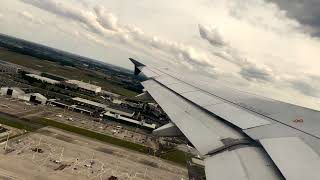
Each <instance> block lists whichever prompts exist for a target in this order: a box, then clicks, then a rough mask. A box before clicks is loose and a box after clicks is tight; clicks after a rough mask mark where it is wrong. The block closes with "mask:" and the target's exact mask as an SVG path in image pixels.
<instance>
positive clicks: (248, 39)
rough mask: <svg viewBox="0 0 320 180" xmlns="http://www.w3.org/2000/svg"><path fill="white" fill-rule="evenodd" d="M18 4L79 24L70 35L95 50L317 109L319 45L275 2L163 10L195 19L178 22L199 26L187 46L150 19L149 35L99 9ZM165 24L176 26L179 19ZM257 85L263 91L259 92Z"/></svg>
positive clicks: (58, 2)
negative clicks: (130, 54)
mask: <svg viewBox="0 0 320 180" xmlns="http://www.w3.org/2000/svg"><path fill="white" fill-rule="evenodd" d="M21 1H23V2H24V3H27V4H29V5H32V6H35V7H37V8H40V9H42V10H45V11H47V12H50V13H52V14H54V15H56V16H57V17H62V18H63V19H68V20H69V21H72V22H76V23H78V24H79V25H80V26H81V27H84V28H83V29H77V31H72V30H70V32H71V33H74V32H76V33H74V34H77V36H79V35H80V36H82V35H84V36H83V37H86V39H89V40H90V41H92V42H95V43H97V44H99V45H103V46H106V47H108V46H110V44H112V45H117V46H119V47H121V48H125V49H130V50H132V51H136V52H139V53H137V54H139V55H140V54H142V55H143V56H144V57H146V56H148V57H151V58H152V59H159V60H163V61H165V62H169V63H172V64H178V65H180V66H184V67H188V68H189V69H193V70H205V71H207V72H208V74H215V75H217V72H219V73H220V74H219V73H218V75H221V74H224V75H225V76H228V78H234V79H235V80H234V81H235V82H239V81H240V80H241V81H243V82H244V83H238V84H245V85H246V86H247V85H248V86H251V87H254V88H255V89H253V91H257V92H260V93H262V94H264V95H265V94H268V93H272V94H270V96H271V97H272V98H276V99H281V100H286V101H290V100H295V99H300V100H301V99H303V101H304V103H305V104H307V105H310V106H314V105H315V103H312V102H311V101H312V100H314V99H311V98H314V97H318V96H317V95H316V92H320V87H319V86H316V85H313V84H314V83H318V82H319V81H314V80H313V79H314V77H320V72H319V68H320V62H319V61H318V52H320V41H319V39H317V38H313V37H311V36H310V35H309V34H307V33H306V27H304V26H302V25H301V24H299V22H298V21H296V20H295V19H292V18H289V17H287V13H286V12H285V11H283V10H281V9H280V8H279V7H278V6H277V5H276V4H274V3H270V2H265V1H264V0H247V1H243V0H220V1H210V2H208V1H205V0H203V1H201V2H198V1H197V2H195V1H192V3H191V1H190V2H189V1H188V2H189V3H187V4H189V5H188V6H185V7H184V8H185V9H184V8H180V9H178V8H177V7H181V2H174V3H172V4H166V5H167V7H171V8H173V10H176V11H179V12H180V13H181V14H190V13H195V14H193V15H192V17H193V18H192V17H189V16H188V18H187V19H185V20H184V21H183V22H190V24H193V25H194V27H195V29H196V26H197V24H200V25H199V26H198V32H196V31H194V30H195V29H192V32H191V31H190V39H188V40H186V42H188V43H185V42H181V41H180V42H179V41H177V40H176V39H174V38H172V39H170V40H168V39H166V38H163V37H167V36H166V35H164V34H161V32H162V30H163V29H166V28H167V27H166V26H165V25H166V23H163V22H159V21H153V19H152V18H150V20H149V21H150V22H148V23H150V24H152V25H153V26H155V27H157V28H158V29H159V32H156V33H150V32H148V31H146V28H144V27H142V26H141V27H138V26H136V25H135V24H136V22H139V19H138V20H137V21H136V22H133V21H127V23H125V22H124V20H123V18H118V16H117V15H116V14H117V13H119V12H111V11H109V9H108V10H107V8H108V7H107V6H103V5H101V4H99V5H94V4H93V3H89V1H87V2H88V4H90V6H87V7H83V6H81V5H79V4H78V5H77V4H71V3H70V2H68V1H62V0H21ZM204 2H205V3H204ZM132 3H134V2H132ZM158 3H160V4H161V6H159V7H163V6H164V4H165V3H164V2H158ZM190 4H193V6H191V5H190ZM154 6H156V5H154ZM154 6H153V7H154ZM204 6H205V7H204ZM92 7H93V8H92ZM121 7H122V6H121ZM174 8H176V9H174ZM206 8H207V11H203V12H202V11H200V10H195V9H201V10H202V9H206ZM147 10H148V9H143V11H144V12H145V14H143V16H146V17H148V16H151V15H153V11H151V12H148V11H147ZM159 11H164V12H163V14H161V15H162V16H163V15H165V14H166V12H167V9H165V8H164V9H161V10H159ZM181 11H184V12H181ZM119 14H120V13H119ZM134 15H135V13H133V16H134ZM170 16H171V14H170V15H168V16H164V17H163V21H168V22H169V21H170V20H171V18H170ZM119 17H120V16H119ZM179 17H180V16H179ZM137 18H138V17H137ZM181 18H184V16H181ZM132 19H134V18H132ZM132 19H130V20H132ZM170 23H171V24H178V25H179V26H180V23H181V21H178V22H177V21H175V22H170ZM141 24H142V23H141ZM141 24H140V25H141ZM190 24H188V26H186V25H185V24H182V23H181V27H180V28H185V27H190ZM152 25H151V26H152ZM61 28H63V27H61ZM154 29H156V28H154ZM175 32H179V30H176V31H175ZM184 32H185V29H184ZM153 34H160V35H158V36H155V35H153ZM171 37H174V36H171ZM194 39H196V40H194ZM203 40H205V41H203ZM205 42H206V43H205ZM218 57H219V58H218ZM227 74H228V75H227ZM288 77H291V78H288ZM292 77H296V78H292ZM311 77H313V78H311ZM239 79H240V80H239ZM260 86H263V87H264V88H261V89H258V88H259V87H260ZM279 87H281V88H283V89H284V92H282V93H276V91H279V90H280V88H279ZM288 94H294V95H296V94H298V95H299V96H298V97H299V98H295V99H292V98H291V99H289V96H288ZM284 97H285V98H284ZM301 101H302V100H301ZM293 103H294V102H293ZM318 107H319V105H318Z"/></svg>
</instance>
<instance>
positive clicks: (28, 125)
mask: <svg viewBox="0 0 320 180" xmlns="http://www.w3.org/2000/svg"><path fill="white" fill-rule="evenodd" d="M0 124H5V125H7V126H11V127H14V128H18V129H24V130H27V131H31V132H32V131H36V130H38V129H40V128H42V127H45V126H51V127H54V128H57V129H62V130H65V131H69V132H72V133H75V134H79V135H82V136H85V137H89V138H92V139H95V140H99V141H102V142H106V143H109V144H113V145H116V146H119V147H124V148H127V149H130V150H133V151H137V152H140V153H144V154H148V153H149V150H148V148H147V147H145V146H142V145H140V144H136V143H132V142H129V141H125V140H122V139H117V138H114V137H111V136H108V135H105V134H100V133H97V132H93V131H90V130H87V129H83V128H79V127H75V126H71V125H68V124H64V123H60V122H57V121H53V120H50V119H46V118H34V119H32V120H21V119H18V118H15V117H12V116H9V115H6V114H1V113H0ZM160 157H161V158H162V159H165V160H168V161H171V162H174V163H176V164H179V165H181V166H186V162H187V160H189V159H190V158H191V155H190V154H187V153H185V152H183V151H180V150H172V151H169V152H167V153H164V154H162V155H161V156H160Z"/></svg>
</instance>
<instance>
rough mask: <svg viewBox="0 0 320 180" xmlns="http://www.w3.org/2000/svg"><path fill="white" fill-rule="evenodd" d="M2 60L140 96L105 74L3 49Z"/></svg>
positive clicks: (0, 52) (1, 51) (124, 93)
mask: <svg viewBox="0 0 320 180" xmlns="http://www.w3.org/2000/svg"><path fill="white" fill-rule="evenodd" d="M0 60H4V61H8V62H11V63H14V64H18V65H20V66H24V67H27V68H31V69H34V70H38V71H41V72H46V73H51V74H56V75H59V76H63V77H66V78H69V79H76V80H80V81H84V82H88V83H89V82H90V83H92V84H96V85H98V86H101V87H102V88H103V89H105V90H107V91H111V92H114V93H117V94H121V95H123V96H127V97H133V96H135V95H137V94H138V93H136V92H134V91H130V90H128V89H125V88H123V87H121V86H119V85H117V84H114V83H113V82H112V81H110V80H108V79H110V78H112V77H110V76H108V75H104V74H103V73H99V72H93V71H87V70H83V69H78V68H74V67H69V66H62V65H60V64H58V63H55V62H51V61H46V60H40V59H38V58H35V57H32V56H28V55H23V54H19V53H15V52H12V51H9V50H7V49H5V48H1V47H0Z"/></svg>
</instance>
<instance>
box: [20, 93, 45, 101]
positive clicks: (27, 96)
mask: <svg viewBox="0 0 320 180" xmlns="http://www.w3.org/2000/svg"><path fill="white" fill-rule="evenodd" d="M24 98H25V99H24V100H26V101H30V102H33V103H36V104H46V102H47V100H48V99H47V98H46V97H45V96H43V95H42V94H40V93H29V94H25V95H24Z"/></svg>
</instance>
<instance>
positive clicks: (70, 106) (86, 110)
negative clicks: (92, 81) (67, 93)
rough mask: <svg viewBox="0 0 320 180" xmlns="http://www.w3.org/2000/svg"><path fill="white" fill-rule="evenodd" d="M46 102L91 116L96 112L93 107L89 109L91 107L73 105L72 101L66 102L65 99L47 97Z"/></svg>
mask: <svg viewBox="0 0 320 180" xmlns="http://www.w3.org/2000/svg"><path fill="white" fill-rule="evenodd" d="M47 104H48V105H49V106H57V107H61V108H66V109H68V110H71V111H75V112H79V113H81V114H88V115H90V116H92V115H93V114H94V113H95V112H96V111H95V110H94V109H91V108H88V107H85V106H80V105H75V104H72V103H70V102H66V101H60V100H57V99H49V100H48V101H47Z"/></svg>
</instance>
